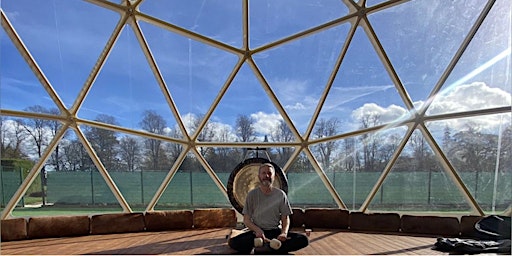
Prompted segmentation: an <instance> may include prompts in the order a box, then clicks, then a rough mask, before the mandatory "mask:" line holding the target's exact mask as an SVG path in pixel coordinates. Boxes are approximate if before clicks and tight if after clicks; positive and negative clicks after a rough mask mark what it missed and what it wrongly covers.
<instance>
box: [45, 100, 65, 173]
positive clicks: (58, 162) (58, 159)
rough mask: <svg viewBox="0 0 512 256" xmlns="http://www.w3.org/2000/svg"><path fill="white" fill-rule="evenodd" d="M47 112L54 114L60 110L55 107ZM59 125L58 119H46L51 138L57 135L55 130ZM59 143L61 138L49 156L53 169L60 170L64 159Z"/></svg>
mask: <svg viewBox="0 0 512 256" xmlns="http://www.w3.org/2000/svg"><path fill="white" fill-rule="evenodd" d="M48 113H49V114H52V115H56V116H58V115H60V111H59V110H58V109H57V108H51V109H49V110H48ZM61 127H62V124H61V123H60V122H59V121H55V120H48V128H49V130H50V133H51V137H52V138H53V137H55V136H56V135H57V132H58V131H59V129H60V128H61ZM67 134H68V133H65V134H64V137H66V136H67ZM61 143H62V140H61V142H59V143H58V144H57V146H56V147H55V150H54V151H53V152H52V155H51V158H50V163H51V164H52V165H53V166H54V168H55V171H60V170H62V168H63V165H64V160H63V159H62V158H63V157H62V156H61V150H62V149H61Z"/></svg>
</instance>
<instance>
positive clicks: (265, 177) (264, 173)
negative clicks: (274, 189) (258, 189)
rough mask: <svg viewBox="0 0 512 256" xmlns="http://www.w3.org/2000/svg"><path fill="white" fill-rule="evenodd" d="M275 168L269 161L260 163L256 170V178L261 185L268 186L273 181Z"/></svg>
mask: <svg viewBox="0 0 512 256" xmlns="http://www.w3.org/2000/svg"><path fill="white" fill-rule="evenodd" d="M275 174H276V170H275V169H274V166H273V165H272V164H271V163H264V164H262V165H260V169H259V171H258V178H259V180H260V183H261V184H262V185H263V186H266V187H270V186H272V183H274V179H275Z"/></svg>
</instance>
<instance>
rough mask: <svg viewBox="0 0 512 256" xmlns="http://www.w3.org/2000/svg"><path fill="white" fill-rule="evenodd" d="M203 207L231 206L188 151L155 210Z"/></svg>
mask: <svg viewBox="0 0 512 256" xmlns="http://www.w3.org/2000/svg"><path fill="white" fill-rule="evenodd" d="M222 177H224V175H222ZM219 178H220V177H219ZM228 178H229V176H228ZM226 181H227V178H226ZM205 207H231V204H230V203H229V200H228V199H227V198H226V196H225V195H224V194H223V193H222V192H221V191H220V190H219V187H218V186H217V184H215V182H214V181H213V179H212V178H211V177H210V175H209V174H208V173H207V172H206V170H205V169H204V168H203V167H202V166H201V164H200V163H199V161H198V160H197V158H196V157H195V155H194V154H192V153H189V154H188V155H187V157H186V159H185V161H184V162H183V163H182V164H181V167H180V168H179V170H178V172H176V174H175V175H174V177H173V178H172V180H171V182H170V183H169V185H168V186H167V188H166V189H165V191H164V192H163V194H162V197H160V199H159V201H158V203H157V205H156V206H155V210H165V209H190V208H205Z"/></svg>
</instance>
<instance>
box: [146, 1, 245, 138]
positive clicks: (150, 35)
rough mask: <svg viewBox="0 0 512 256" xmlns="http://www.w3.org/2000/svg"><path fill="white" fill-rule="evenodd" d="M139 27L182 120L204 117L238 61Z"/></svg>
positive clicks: (147, 26)
mask: <svg viewBox="0 0 512 256" xmlns="http://www.w3.org/2000/svg"><path fill="white" fill-rule="evenodd" d="M146 2H150V1H146ZM140 26H141V28H142V30H143V32H144V33H145V37H146V40H147V41H148V45H149V47H150V48H151V52H152V53H153V55H154V57H155V60H156V62H157V63H158V65H159V69H160V71H161V72H162V75H163V77H164V79H165V81H166V83H167V87H168V89H169V91H170V93H171V95H172V97H173V100H174V103H175V104H176V106H177V108H178V110H179V111H180V114H181V116H182V117H183V118H186V116H187V115H189V114H193V115H200V114H204V113H206V112H207V111H208V109H209V108H210V105H211V104H212V102H213V100H214V99H215V97H217V94H218V93H219V91H220V89H221V87H222V86H223V85H224V83H225V82H226V80H227V78H228V75H229V74H230V73H231V72H232V70H231V69H232V67H234V65H235V64H236V62H237V61H238V57H237V56H236V55H233V54H230V53H227V52H224V51H221V50H219V49H218V48H215V47H211V46H208V45H205V44H202V43H198V42H197V41H194V40H192V39H187V38H185V37H182V36H178V35H176V34H173V33H170V32H168V31H165V30H163V29H161V28H158V27H155V26H152V25H149V24H147V23H144V22H141V23H140ZM188 127H189V125H187V128H188ZM188 132H189V133H190V134H191V131H190V130H188Z"/></svg>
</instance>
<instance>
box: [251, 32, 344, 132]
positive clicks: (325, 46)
mask: <svg viewBox="0 0 512 256" xmlns="http://www.w3.org/2000/svg"><path fill="white" fill-rule="evenodd" d="M349 28H350V25H349V24H347V25H343V26H338V27H334V28H332V29H329V30H325V31H321V32H319V33H316V34H313V35H311V36H308V37H306V38H302V39H300V40H296V41H293V42H290V43H287V44H284V45H281V46H279V47H277V48H273V49H271V50H269V51H264V52H261V53H258V54H257V55H255V56H254V60H255V62H256V63H257V64H258V66H259V68H260V69H261V71H262V72H263V74H264V76H265V78H266V79H267V81H268V83H269V85H270V86H271V87H272V89H273V90H274V92H275V94H276V96H277V98H278V99H279V101H280V102H281V104H282V105H283V107H284V108H285V110H286V111H287V112H288V115H290V118H291V119H292V121H293V122H294V124H295V125H296V127H297V129H299V132H300V133H304V132H305V130H306V128H307V125H308V124H309V122H310V120H311V117H312V115H313V112H314V111H315V109H316V107H317V104H318V100H319V99H320V96H321V95H322V93H323V92H324V90H325V86H326V84H327V80H328V78H329V76H330V75H331V73H332V72H333V68H334V64H335V62H336V60H337V59H338V57H339V54H340V51H341V48H342V45H343V43H344V37H345V36H346V34H347V32H348V29H349ZM319 49H322V51H319Z"/></svg>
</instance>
